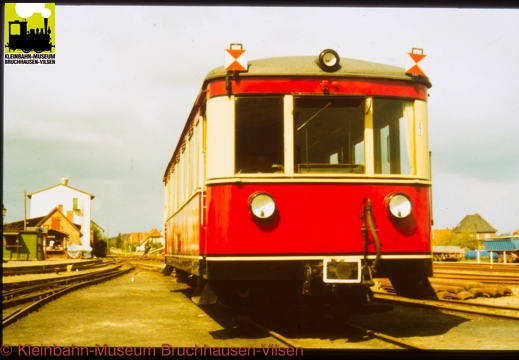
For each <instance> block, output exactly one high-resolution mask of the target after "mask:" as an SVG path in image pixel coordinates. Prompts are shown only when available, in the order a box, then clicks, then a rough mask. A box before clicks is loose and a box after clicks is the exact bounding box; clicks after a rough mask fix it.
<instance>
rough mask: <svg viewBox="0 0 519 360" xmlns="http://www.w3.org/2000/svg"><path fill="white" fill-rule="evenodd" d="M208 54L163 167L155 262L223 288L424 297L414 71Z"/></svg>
mask: <svg viewBox="0 0 519 360" xmlns="http://www.w3.org/2000/svg"><path fill="white" fill-rule="evenodd" d="M245 69H246V70H245V71H243V72H237V71H228V70H226V69H225V68H217V69H215V70H213V71H212V72H210V73H209V74H208V75H207V77H206V79H205V82H204V85H203V88H202V91H201V93H200V96H199V98H198V99H197V101H196V103H195V106H194V107H193V111H192V113H191V116H190V119H189V120H188V122H187V123H186V127H185V129H184V132H183V135H182V137H181V141H180V142H179V145H178V146H177V148H176V150H175V152H174V155H173V158H172V160H171V162H170V163H169V165H168V168H167V171H166V174H165V176H164V181H165V186H166V191H165V194H166V199H165V200H166V207H165V208H166V234H167V236H166V239H167V256H166V262H167V263H168V265H171V266H172V267H174V268H175V269H176V270H177V272H178V273H179V274H181V275H182V276H183V277H184V279H186V280H187V279H188V278H189V277H193V278H196V279H197V280H198V284H200V283H202V284H209V286H210V287H211V288H212V290H213V291H214V292H215V293H216V294H217V295H218V296H219V297H220V298H221V299H224V300H229V301H231V300H233V298H234V299H239V298H246V297H248V296H281V297H289V298H294V299H308V298H311V299H317V298H318V299H322V300H323V301H325V302H338V303H342V302H345V301H350V300H352V301H353V302H362V301H364V300H366V299H367V298H369V294H370V290H369V287H370V286H372V285H373V278H375V277H388V278H389V279H390V280H391V282H392V284H393V286H394V287H395V289H396V291H397V293H399V294H401V295H405V296H412V297H418V298H428V297H434V296H435V295H434V292H433V290H432V288H431V287H430V284H429V282H428V279H427V278H428V277H429V276H432V256H431V244H430V229H431V221H432V219H431V217H432V215H431V201H430V200H431V199H430V197H431V194H430V190H431V182H430V161H429V149H428V134H427V124H428V122H427V89H428V88H429V87H430V82H429V80H428V78H427V77H425V76H417V75H409V74H406V73H405V71H404V69H403V68H398V67H393V66H388V65H380V64H374V63H369V62H363V61H359V60H352V59H345V58H339V57H338V55H337V54H336V52H334V51H331V50H330V51H325V52H323V53H321V54H320V56H319V57H317V59H316V58H313V57H286V58H274V59H264V60H256V61H251V62H250V63H249V64H247V66H246V68H245Z"/></svg>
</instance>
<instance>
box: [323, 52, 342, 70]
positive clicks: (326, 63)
mask: <svg viewBox="0 0 519 360" xmlns="http://www.w3.org/2000/svg"><path fill="white" fill-rule="evenodd" d="M340 61H341V58H340V57H339V54H337V52H336V51H335V50H332V49H326V50H323V51H321V53H320V54H319V66H320V67H321V69H323V70H324V71H328V72H332V71H336V70H338V69H339V66H340V64H339V63H340Z"/></svg>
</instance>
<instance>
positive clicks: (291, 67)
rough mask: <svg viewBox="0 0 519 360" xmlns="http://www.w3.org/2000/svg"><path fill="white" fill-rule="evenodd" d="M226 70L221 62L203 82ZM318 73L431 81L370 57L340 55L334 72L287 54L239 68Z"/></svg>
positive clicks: (260, 73) (253, 72) (254, 73)
mask: <svg viewBox="0 0 519 360" xmlns="http://www.w3.org/2000/svg"><path fill="white" fill-rule="evenodd" d="M227 73H228V72H227V71H226V70H225V68H224V67H223V66H220V67H217V68H215V69H213V70H211V71H210V72H209V73H208V74H207V76H206V77H205V82H206V83H207V82H209V81H211V80H215V79H218V78H224V77H225V76H226V75H227ZM288 75H289V76H319V77H359V78H360V77H362V78H366V77H368V78H379V79H392V80H403V81H416V82H420V83H422V84H424V85H426V86H427V87H431V83H430V81H429V79H428V77H426V76H410V75H406V74H405V69H404V68H402V67H398V66H393V65H387V64H380V63H375V62H370V61H364V60H357V59H350V58H341V59H340V68H339V69H338V70H337V71H334V72H326V71H324V70H322V69H321V68H320V67H319V64H318V59H317V57H316V56H286V57H275V58H268V59H259V60H250V61H249V62H248V70H247V71H246V72H240V73H239V76H240V77H244V78H245V77H265V76H269V77H272V76H288Z"/></svg>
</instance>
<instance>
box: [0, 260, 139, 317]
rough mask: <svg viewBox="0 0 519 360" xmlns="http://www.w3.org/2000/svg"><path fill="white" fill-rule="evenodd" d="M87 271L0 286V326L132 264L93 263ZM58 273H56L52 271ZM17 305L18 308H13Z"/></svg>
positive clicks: (116, 274) (114, 274)
mask: <svg viewBox="0 0 519 360" xmlns="http://www.w3.org/2000/svg"><path fill="white" fill-rule="evenodd" d="M95 268H96V269H93V270H92V267H91V268H90V271H88V272H87V273H84V272H82V273H80V274H74V273H72V274H71V275H68V276H64V277H62V278H41V279H34V280H24V281H17V282H8V283H4V284H3V286H2V307H3V312H2V327H5V326H7V325H9V324H11V323H13V322H15V321H16V320H18V319H19V318H21V317H24V316H26V315H27V314H29V313H31V312H33V311H35V310H37V309H38V308H40V307H41V306H43V305H45V304H46V303H48V302H50V301H52V300H54V299H56V298H57V297H59V296H62V295H64V294H66V293H68V292H70V291H73V290H77V289H79V288H82V287H85V286H90V285H95V284H98V283H100V282H103V281H106V280H110V279H113V278H114V277H117V276H120V275H122V274H125V273H127V272H129V271H131V270H133V267H125V268H121V265H106V264H105V265H104V266H95ZM56 274H57V275H58V274H59V272H56ZM17 306H19V307H17Z"/></svg>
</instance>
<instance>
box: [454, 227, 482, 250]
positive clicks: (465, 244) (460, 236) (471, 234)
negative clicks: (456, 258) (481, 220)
mask: <svg viewBox="0 0 519 360" xmlns="http://www.w3.org/2000/svg"><path fill="white" fill-rule="evenodd" d="M449 245H452V246H459V247H460V248H462V249H470V250H476V249H478V248H479V240H478V239H477V238H476V232H475V231H470V230H466V231H462V232H457V233H455V232H453V233H452V236H451V238H450V241H449Z"/></svg>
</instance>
